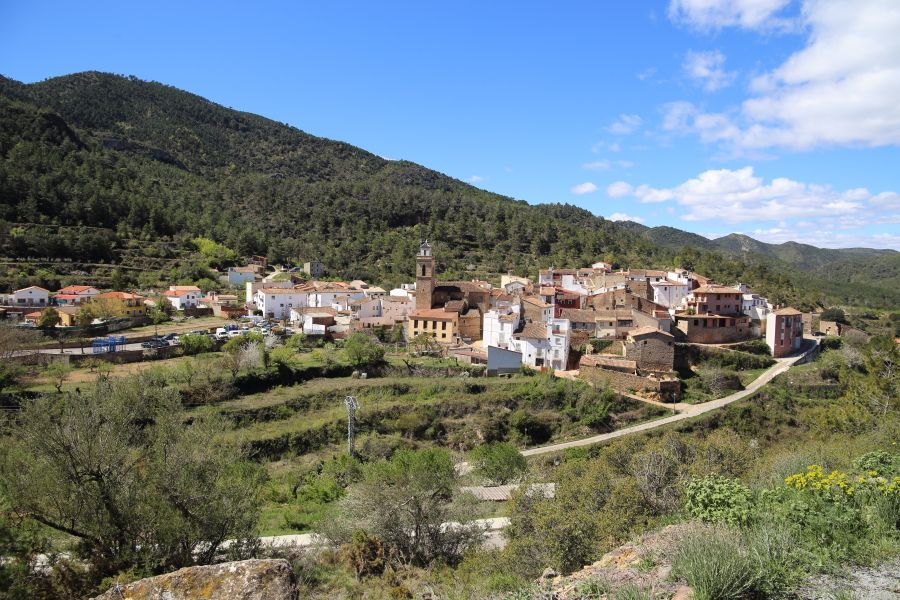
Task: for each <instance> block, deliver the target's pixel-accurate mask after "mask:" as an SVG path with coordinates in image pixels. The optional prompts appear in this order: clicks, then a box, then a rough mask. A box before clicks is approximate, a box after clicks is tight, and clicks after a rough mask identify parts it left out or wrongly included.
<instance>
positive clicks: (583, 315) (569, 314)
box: [559, 308, 598, 323]
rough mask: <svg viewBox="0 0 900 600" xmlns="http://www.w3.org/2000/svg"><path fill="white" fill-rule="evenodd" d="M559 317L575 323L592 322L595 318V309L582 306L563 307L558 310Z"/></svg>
mask: <svg viewBox="0 0 900 600" xmlns="http://www.w3.org/2000/svg"><path fill="white" fill-rule="evenodd" d="M559 316H560V318H561V319H569V320H570V321H575V322H576V323H593V322H594V321H596V320H597V316H598V315H597V311H595V310H586V309H582V308H564V309H562V310H561V311H559Z"/></svg>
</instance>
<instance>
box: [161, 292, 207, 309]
mask: <svg viewBox="0 0 900 600" xmlns="http://www.w3.org/2000/svg"><path fill="white" fill-rule="evenodd" d="M199 299H200V292H195V291H194V290H169V291H168V292H166V300H168V301H169V303H170V304H171V305H172V308H174V309H175V310H184V309H186V308H195V307H196V306H197V301H198V300H199Z"/></svg>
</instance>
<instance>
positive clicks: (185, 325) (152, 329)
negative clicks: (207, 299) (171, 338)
mask: <svg viewBox="0 0 900 600" xmlns="http://www.w3.org/2000/svg"><path fill="white" fill-rule="evenodd" d="M228 322H229V321H228V320H227V319H225V318H223V317H198V318H194V319H189V320H184V321H181V322H177V323H176V322H174V321H170V322H167V323H161V324H159V325H143V326H141V327H134V328H132V329H128V330H125V331H117V332H116V333H114V334H112V335H124V336H125V337H126V338H127V337H134V336H141V335H146V334H148V333H156V332H157V331H158V332H159V334H160V335H162V334H166V333H178V332H180V331H191V330H194V329H208V328H210V327H222V326H223V325H224V324H225V323H228Z"/></svg>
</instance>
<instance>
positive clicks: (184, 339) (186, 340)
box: [179, 334, 216, 356]
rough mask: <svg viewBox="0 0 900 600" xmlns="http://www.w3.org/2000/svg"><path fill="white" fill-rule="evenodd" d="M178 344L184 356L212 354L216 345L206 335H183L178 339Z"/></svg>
mask: <svg viewBox="0 0 900 600" xmlns="http://www.w3.org/2000/svg"><path fill="white" fill-rule="evenodd" d="M179 344H180V345H181V351H182V352H184V354H185V355H186V356H191V355H194V354H202V353H204V352H212V351H213V350H215V348H216V343H215V342H214V341H212V339H210V337H209V336H208V335H192V334H188V335H183V336H181V338H180V339H179Z"/></svg>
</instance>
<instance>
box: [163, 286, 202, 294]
mask: <svg viewBox="0 0 900 600" xmlns="http://www.w3.org/2000/svg"><path fill="white" fill-rule="evenodd" d="M178 290H190V291H192V292H199V291H200V288H198V287H197V286H196V285H170V286H169V291H170V292H176V291H178Z"/></svg>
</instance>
